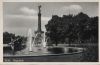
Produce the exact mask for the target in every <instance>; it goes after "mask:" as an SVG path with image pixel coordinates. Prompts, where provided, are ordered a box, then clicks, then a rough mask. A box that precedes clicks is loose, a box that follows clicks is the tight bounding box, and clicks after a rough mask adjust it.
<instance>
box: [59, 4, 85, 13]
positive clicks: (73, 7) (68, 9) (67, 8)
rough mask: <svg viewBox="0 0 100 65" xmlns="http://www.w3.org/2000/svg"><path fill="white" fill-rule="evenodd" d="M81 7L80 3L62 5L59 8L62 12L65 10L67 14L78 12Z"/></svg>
mask: <svg viewBox="0 0 100 65" xmlns="http://www.w3.org/2000/svg"><path fill="white" fill-rule="evenodd" d="M82 9H83V8H82V7H81V6H80V5H70V6H64V7H62V8H61V10H63V12H67V14H78V13H79V12H81V11H82Z"/></svg>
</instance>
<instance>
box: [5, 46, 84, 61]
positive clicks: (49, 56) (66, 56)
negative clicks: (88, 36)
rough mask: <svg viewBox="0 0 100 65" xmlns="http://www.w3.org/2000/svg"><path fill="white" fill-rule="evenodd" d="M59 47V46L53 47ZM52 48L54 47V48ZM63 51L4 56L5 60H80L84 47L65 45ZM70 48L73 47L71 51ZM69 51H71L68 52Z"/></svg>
mask: <svg viewBox="0 0 100 65" xmlns="http://www.w3.org/2000/svg"><path fill="white" fill-rule="evenodd" d="M53 48H59V47H53ZM53 48H52V49H53ZM62 49H63V52H61V53H54V52H52V51H48V52H45V53H41V52H31V53H30V54H27V55H21V54H20V55H17V54H16V55H9V56H4V62H80V61H81V60H82V58H83V54H84V49H83V48H78V47H64V48H62ZM68 49H73V52H72V50H71V51H70V52H69V50H68ZM68 52H69V53H68Z"/></svg>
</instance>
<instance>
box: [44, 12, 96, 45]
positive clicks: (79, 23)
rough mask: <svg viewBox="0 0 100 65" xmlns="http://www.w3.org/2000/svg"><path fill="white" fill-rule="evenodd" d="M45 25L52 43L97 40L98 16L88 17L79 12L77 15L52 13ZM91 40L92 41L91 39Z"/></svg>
mask: <svg viewBox="0 0 100 65" xmlns="http://www.w3.org/2000/svg"><path fill="white" fill-rule="evenodd" d="M45 27H46V30H47V32H46V35H47V37H48V38H49V39H50V40H51V41H52V42H53V43H54V44H56V45H57V44H58V43H59V42H62V43H63V42H66V39H68V42H69V43H70V42H75V41H78V42H86V41H87V40H89V41H90V42H98V17H97V16H96V17H89V16H88V15H87V14H84V13H83V12H80V13H79V14H77V15H70V14H69V15H63V16H62V17H59V16H57V15H53V16H52V18H51V19H50V20H49V21H48V24H46V25H45ZM91 40H92V41H91Z"/></svg>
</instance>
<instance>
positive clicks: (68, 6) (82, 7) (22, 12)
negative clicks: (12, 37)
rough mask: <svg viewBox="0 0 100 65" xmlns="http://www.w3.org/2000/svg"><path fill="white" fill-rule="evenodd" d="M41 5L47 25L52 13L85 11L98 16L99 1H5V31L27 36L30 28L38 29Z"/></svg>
mask: <svg viewBox="0 0 100 65" xmlns="http://www.w3.org/2000/svg"><path fill="white" fill-rule="evenodd" d="M39 5H41V6H42V7H41V14H42V16H41V26H42V30H43V31H45V25H46V24H47V23H48V21H49V20H50V19H51V18H52V15H58V16H60V17H61V16H63V15H68V14H74V15H77V14H78V13H79V12H84V13H86V14H87V15H89V16H90V17H94V16H98V3H97V2H4V3H3V31H4V32H6V31H7V32H9V33H14V34H16V35H21V36H27V34H28V30H29V29H31V30H32V34H33V35H34V31H36V30H37V25H38V6H39Z"/></svg>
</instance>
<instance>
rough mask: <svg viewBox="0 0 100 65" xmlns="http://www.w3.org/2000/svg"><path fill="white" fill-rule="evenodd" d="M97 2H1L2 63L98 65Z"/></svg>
mask: <svg viewBox="0 0 100 65" xmlns="http://www.w3.org/2000/svg"><path fill="white" fill-rule="evenodd" d="M98 19H99V2H3V62H99V41H98V38H99V30H98V29H99V27H98V26H99V20H98Z"/></svg>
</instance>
